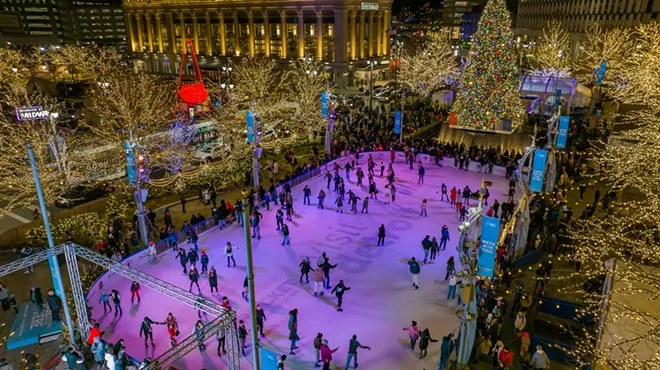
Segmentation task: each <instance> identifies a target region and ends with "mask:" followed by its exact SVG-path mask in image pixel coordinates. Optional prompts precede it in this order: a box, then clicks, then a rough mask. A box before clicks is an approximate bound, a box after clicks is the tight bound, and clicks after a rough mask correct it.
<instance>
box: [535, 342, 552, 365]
mask: <svg viewBox="0 0 660 370" xmlns="http://www.w3.org/2000/svg"><path fill="white" fill-rule="evenodd" d="M531 365H532V368H533V369H534V370H540V369H549V368H550V359H549V358H548V355H547V354H546V353H545V352H543V346H541V345H540V344H539V345H537V346H536V352H535V353H534V356H532V362H531Z"/></svg>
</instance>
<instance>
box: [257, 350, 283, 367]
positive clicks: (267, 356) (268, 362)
mask: <svg viewBox="0 0 660 370" xmlns="http://www.w3.org/2000/svg"><path fill="white" fill-rule="evenodd" d="M259 355H260V359H261V369H262V370H277V362H278V361H279V358H278V356H277V354H275V352H273V351H270V350H267V349H265V348H264V347H259Z"/></svg>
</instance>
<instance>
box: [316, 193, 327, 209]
mask: <svg viewBox="0 0 660 370" xmlns="http://www.w3.org/2000/svg"><path fill="white" fill-rule="evenodd" d="M317 198H318V200H319V204H318V205H317V206H316V208H317V209H323V201H324V200H325V191H323V189H321V191H319V196H318V197H317Z"/></svg>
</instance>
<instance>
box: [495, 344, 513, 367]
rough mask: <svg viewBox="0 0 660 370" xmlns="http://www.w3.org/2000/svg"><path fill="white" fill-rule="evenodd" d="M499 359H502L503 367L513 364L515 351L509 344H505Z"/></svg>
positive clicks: (501, 364) (501, 365)
mask: <svg viewBox="0 0 660 370" xmlns="http://www.w3.org/2000/svg"><path fill="white" fill-rule="evenodd" d="M498 360H499V361H500V368H502V369H505V368H507V367H509V366H511V364H512V363H513V352H511V349H510V348H509V346H504V349H503V350H501V351H500V354H499V356H498Z"/></svg>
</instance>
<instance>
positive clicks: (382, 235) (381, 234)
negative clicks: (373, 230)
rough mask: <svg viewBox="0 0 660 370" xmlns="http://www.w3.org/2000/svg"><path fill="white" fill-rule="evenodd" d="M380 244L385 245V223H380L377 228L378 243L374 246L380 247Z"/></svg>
mask: <svg viewBox="0 0 660 370" xmlns="http://www.w3.org/2000/svg"><path fill="white" fill-rule="evenodd" d="M381 245H382V246H385V224H380V227H379V228H378V244H376V246H377V247H380V246H381Z"/></svg>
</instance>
